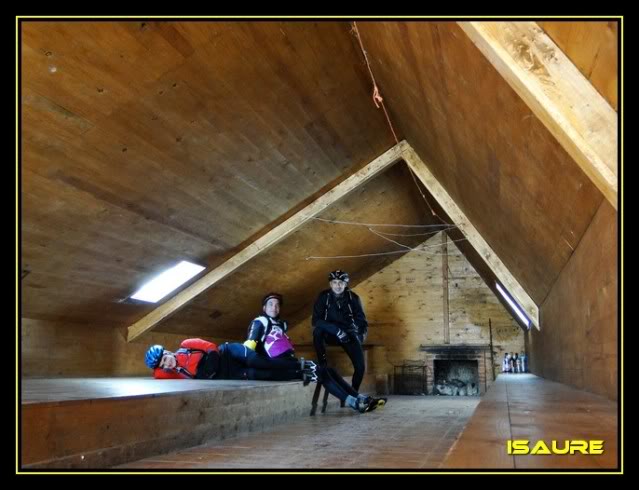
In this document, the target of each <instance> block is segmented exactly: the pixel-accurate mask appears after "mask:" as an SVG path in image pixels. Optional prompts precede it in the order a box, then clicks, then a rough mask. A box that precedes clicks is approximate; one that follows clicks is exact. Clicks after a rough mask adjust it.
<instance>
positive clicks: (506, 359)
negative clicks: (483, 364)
mask: <svg viewBox="0 0 639 490" xmlns="http://www.w3.org/2000/svg"><path fill="white" fill-rule="evenodd" d="M501 371H502V373H509V372H510V352H506V353H505V354H504V360H503V361H502V363H501Z"/></svg>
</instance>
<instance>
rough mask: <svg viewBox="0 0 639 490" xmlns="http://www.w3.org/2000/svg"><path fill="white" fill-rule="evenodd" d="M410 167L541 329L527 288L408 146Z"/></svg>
mask: <svg viewBox="0 0 639 490" xmlns="http://www.w3.org/2000/svg"><path fill="white" fill-rule="evenodd" d="M403 158H404V161H405V162H406V164H407V165H408V166H409V167H410V168H411V170H412V171H413V172H414V173H415V175H416V176H417V178H418V179H419V180H420V181H421V182H422V184H424V186H425V187H426V189H428V192H430V193H431V195H432V196H433V197H434V198H435V199H436V200H437V202H438V203H439V205H440V206H441V208H442V209H443V210H444V212H445V213H446V214H447V215H448V216H449V217H450V219H451V220H452V221H453V223H454V224H455V225H457V227H458V229H459V230H460V231H461V232H462V233H463V234H464V236H465V237H466V238H467V239H468V241H469V242H470V244H471V245H472V246H473V247H474V248H475V250H476V251H477V252H478V253H479V254H480V255H481V256H482V258H483V259H484V261H485V262H486V264H488V266H489V267H490V268H491V270H492V271H493V273H494V274H495V276H496V277H497V278H498V279H499V281H500V282H501V283H502V284H503V285H504V287H505V288H506V289H507V290H508V292H509V293H510V294H512V295H513V296H514V297H515V299H516V300H517V302H518V303H519V305H520V306H521V307H522V308H523V309H524V311H525V312H526V314H527V315H528V317H529V318H530V320H531V321H532V323H533V324H534V325H535V327H537V328H539V308H538V307H537V305H536V304H535V302H534V301H533V300H532V298H531V297H530V296H529V295H528V293H526V291H525V290H524V288H523V287H521V285H520V284H519V282H517V280H516V279H515V278H514V277H513V275H512V274H511V273H510V271H509V270H508V269H507V268H506V266H505V265H504V263H503V262H502V261H501V259H500V258H499V257H498V256H497V254H496V253H495V252H494V251H493V249H492V248H490V245H488V243H487V242H486V240H484V238H483V237H482V236H481V235H480V234H479V232H478V231H477V229H476V228H475V227H474V226H473V224H472V223H471V222H470V220H469V219H468V218H467V217H466V215H465V214H464V212H463V211H462V210H461V209H460V208H459V206H457V204H456V203H455V201H453V199H452V198H451V197H450V196H449V195H448V193H447V192H446V190H445V189H444V188H443V187H442V185H441V184H440V183H439V181H438V180H437V179H436V178H435V176H434V175H433V174H432V173H431V171H430V170H429V169H428V166H427V165H426V164H425V163H424V162H423V161H422V159H421V158H419V155H417V153H415V150H413V148H412V147H411V146H410V145H406V147H405V149H404V153H403Z"/></svg>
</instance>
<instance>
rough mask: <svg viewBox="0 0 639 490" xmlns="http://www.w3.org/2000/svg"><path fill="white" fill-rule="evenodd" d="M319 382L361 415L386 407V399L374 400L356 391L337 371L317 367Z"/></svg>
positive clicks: (325, 367)
mask: <svg viewBox="0 0 639 490" xmlns="http://www.w3.org/2000/svg"><path fill="white" fill-rule="evenodd" d="M317 382H318V383H322V384H323V385H324V388H325V389H326V390H328V392H329V393H330V394H331V395H333V396H334V397H336V398H338V399H339V400H340V401H341V402H342V404H343V405H346V406H349V407H350V408H352V409H353V410H356V411H358V412H359V413H366V412H372V411H373V410H375V409H376V408H381V407H383V406H384V405H386V401H387V399H386V398H373V397H372V396H369V395H364V394H361V393H358V392H357V391H355V389H354V388H353V387H352V386H351V385H349V384H348V383H347V382H346V380H345V379H344V378H342V377H341V376H340V375H339V373H338V372H337V371H335V369H333V368H331V367H327V366H319V367H317Z"/></svg>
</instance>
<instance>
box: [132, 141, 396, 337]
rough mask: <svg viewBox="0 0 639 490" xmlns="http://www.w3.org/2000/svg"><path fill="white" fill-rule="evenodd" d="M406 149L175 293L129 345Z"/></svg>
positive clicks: (138, 325) (140, 324)
mask: <svg viewBox="0 0 639 490" xmlns="http://www.w3.org/2000/svg"><path fill="white" fill-rule="evenodd" d="M406 147H407V144H406V142H405V141H402V142H400V143H398V144H397V145H395V146H393V147H392V148H391V149H389V150H388V151H386V152H385V153H383V154H382V155H380V156H379V157H377V158H376V159H375V160H373V161H372V162H370V163H369V164H368V165H366V166H365V167H364V168H362V169H361V170H359V171H357V172H355V173H354V174H353V175H351V176H350V177H348V178H347V179H345V180H344V181H342V182H340V183H339V184H337V185H336V186H335V187H333V188H332V189H330V190H329V191H327V192H326V193H324V194H322V195H321V196H320V197H318V198H317V199H316V200H315V201H313V202H312V203H310V204H309V205H308V206H306V207H305V208H303V209H302V210H301V211H299V212H297V213H296V214H294V215H293V216H291V217H290V218H288V219H287V220H286V221H284V222H283V223H281V224H279V225H278V226H276V227H275V228H273V229H272V230H271V231H269V232H268V233H266V234H265V235H263V236H262V237H260V238H258V239H257V240H255V241H254V242H253V243H251V244H250V245H248V246H247V247H245V248H244V249H242V250H241V251H240V252H238V253H237V254H235V255H234V256H233V257H231V258H230V259H228V260H227V261H225V262H224V263H222V264H220V265H219V266H217V267H216V268H214V269H213V270H211V271H210V272H208V273H207V274H206V275H204V276H202V277H201V278H200V279H198V280H197V281H195V282H194V283H193V284H191V285H190V286H189V287H187V288H186V289H184V290H183V291H181V292H180V293H178V294H176V295H175V296H174V297H173V298H171V299H169V300H168V301H166V302H165V303H163V304H161V305H159V306H158V307H157V308H155V309H154V310H153V311H151V312H150V313H148V314H147V315H146V316H145V317H143V318H142V319H140V320H138V321H137V322H135V323H134V324H132V325H130V326H129V327H128V330H127V331H128V335H127V341H128V342H131V341H132V340H134V339H136V338H137V337H139V336H140V335H142V334H144V333H145V332H148V331H149V330H151V329H152V328H153V327H155V326H156V325H157V324H158V323H160V322H161V321H162V320H164V319H165V318H167V317H168V316H169V315H172V314H173V313H175V312H177V311H178V310H179V309H181V308H183V307H184V306H185V305H186V304H187V303H189V302H190V301H191V300H193V299H194V298H195V297H196V296H197V295H199V294H201V293H203V292H204V291H206V290H207V289H209V288H210V287H212V286H214V285H215V284H217V283H218V282H220V281H221V280H222V279H224V278H225V277H226V276H228V275H229V274H231V273H232V272H233V271H235V270H237V269H238V268H239V267H241V266H242V265H243V264H245V263H246V262H248V261H249V260H251V259H252V258H253V257H255V256H256V255H258V254H260V253H261V252H263V251H264V250H267V249H268V248H270V247H272V246H273V245H275V244H276V243H277V242H279V241H280V240H282V239H284V238H286V237H287V236H288V235H290V234H291V233H293V232H294V231H295V230H297V229H298V228H300V227H301V226H302V225H303V224H304V223H306V222H307V221H308V220H310V219H311V218H313V217H314V216H316V215H317V214H319V213H321V212H322V211H324V210H325V209H326V208H328V207H329V206H330V205H331V204H334V203H335V202H336V201H338V200H339V199H341V198H342V197H344V196H345V195H346V194H348V193H349V192H351V191H352V190H353V189H355V188H357V187H358V186H360V185H362V184H363V183H365V182H367V181H369V180H370V179H372V178H373V177H375V176H376V175H378V174H380V173H382V172H383V171H384V170H386V169H388V168H389V167H391V166H392V165H393V164H394V163H396V162H397V161H399V160H400V159H401V158H402V155H403V151H404V149H405V148H406Z"/></svg>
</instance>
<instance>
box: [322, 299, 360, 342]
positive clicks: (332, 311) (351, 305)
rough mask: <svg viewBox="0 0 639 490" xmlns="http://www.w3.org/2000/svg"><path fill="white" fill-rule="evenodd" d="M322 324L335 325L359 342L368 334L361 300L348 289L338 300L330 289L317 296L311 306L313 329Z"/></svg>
mask: <svg viewBox="0 0 639 490" xmlns="http://www.w3.org/2000/svg"><path fill="white" fill-rule="evenodd" d="M323 322H328V323H333V324H336V325H338V326H339V328H341V329H342V330H344V331H346V332H349V333H354V334H356V335H357V336H358V337H360V340H361V341H363V340H364V339H365V338H366V335H367V334H368V321H367V320H366V315H365V314H364V309H363V308H362V300H361V299H360V298H359V296H358V295H357V294H355V293H354V292H353V291H351V290H350V289H348V288H346V289H345V290H344V293H342V295H341V296H340V297H339V298H338V297H337V296H335V294H333V291H331V290H330V289H325V290H324V291H322V292H321V293H320V294H319V296H318V297H317V300H316V301H315V306H313V320H312V324H313V328H314V327H316V326H320V325H322V323H323Z"/></svg>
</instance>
